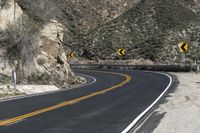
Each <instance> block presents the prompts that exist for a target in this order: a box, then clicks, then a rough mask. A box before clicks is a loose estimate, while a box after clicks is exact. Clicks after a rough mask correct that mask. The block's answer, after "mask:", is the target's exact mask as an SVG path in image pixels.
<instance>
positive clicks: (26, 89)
mask: <svg viewBox="0 0 200 133" xmlns="http://www.w3.org/2000/svg"><path fill="white" fill-rule="evenodd" d="M77 78H78V82H77V83H76V84H70V85H68V86H66V87H65V88H58V87H56V86H55V85H17V87H16V89H14V87H13V85H10V84H9V85H5V84H0V101H3V100H6V99H11V98H15V97H21V96H28V95H35V94H36V95H37V94H43V93H49V92H54V91H59V90H62V89H65V90H68V89H73V88H76V87H78V86H79V85H82V84H85V83H86V79H85V77H82V76H78V75H77Z"/></svg>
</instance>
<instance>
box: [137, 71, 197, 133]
mask: <svg viewBox="0 0 200 133" xmlns="http://www.w3.org/2000/svg"><path fill="white" fill-rule="evenodd" d="M172 74H173V75H176V77H177V78H178V80H179V82H180V84H179V85H178V87H177V88H176V87H175V88H174V89H172V90H170V92H168V94H167V95H166V97H165V100H163V101H162V102H161V104H160V105H159V106H158V107H157V109H155V111H153V112H152V113H151V115H149V117H148V118H147V119H146V122H145V124H143V125H142V126H140V128H138V130H136V131H135V132H137V133H141V132H142V133H150V132H153V133H174V132H175V133H188V132H198V131H200V122H199V120H198V119H199V118H200V114H199V112H200V74H196V73H172Z"/></svg>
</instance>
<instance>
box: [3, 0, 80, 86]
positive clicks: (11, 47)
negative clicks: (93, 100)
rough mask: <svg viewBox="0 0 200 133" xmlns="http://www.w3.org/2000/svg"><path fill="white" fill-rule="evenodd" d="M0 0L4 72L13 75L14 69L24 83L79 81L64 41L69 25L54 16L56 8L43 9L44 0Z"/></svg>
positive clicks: (20, 81)
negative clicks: (69, 59)
mask: <svg viewBox="0 0 200 133" xmlns="http://www.w3.org/2000/svg"><path fill="white" fill-rule="evenodd" d="M49 3H51V2H49ZM0 4H1V10H0V37H1V39H0V44H1V45H0V59H1V74H4V75H8V76H10V75H11V71H12V70H15V71H16V72H17V77H18V82H19V83H25V84H26V83H29V84H55V85H57V86H59V87H63V86H67V85H68V84H70V83H74V82H77V79H76V77H75V75H74V73H73V72H72V70H71V69H70V67H69V65H68V63H67V58H66V52H65V50H64V47H63V43H62V42H63V35H64V31H65V30H66V26H65V25H64V24H62V23H61V22H60V21H58V20H57V19H56V18H55V17H54V12H53V10H54V8H45V9H46V10H47V11H48V12H44V11H42V9H43V6H44V5H45V3H42V1H41V3H38V2H34V1H23V0H22V1H21V0H20V1H16V2H14V0H4V1H1V3H0ZM38 5H39V6H38ZM53 5H54V6H55V4H53ZM40 7H41V10H40ZM55 7H56V6H55ZM55 10H56V8H55ZM44 16H45V17H44ZM4 82H6V81H4Z"/></svg>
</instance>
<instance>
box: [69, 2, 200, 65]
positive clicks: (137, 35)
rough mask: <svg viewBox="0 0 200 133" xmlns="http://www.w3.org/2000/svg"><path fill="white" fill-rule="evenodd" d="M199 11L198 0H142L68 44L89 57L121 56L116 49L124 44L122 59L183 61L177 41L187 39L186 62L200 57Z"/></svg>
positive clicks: (114, 57)
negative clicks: (124, 53)
mask: <svg viewBox="0 0 200 133" xmlns="http://www.w3.org/2000/svg"><path fill="white" fill-rule="evenodd" d="M199 11H200V1H199V0H173V1H169V0H141V1H140V2H138V3H137V4H136V5H135V6H132V7H130V8H129V9H128V10H127V11H125V12H124V13H123V14H122V15H119V16H118V17H116V18H113V19H112V20H111V21H109V22H106V23H104V24H103V25H99V26H98V27H97V28H95V29H93V30H90V31H88V32H87V33H85V34H82V35H80V38H77V40H76V43H73V44H72V45H70V44H69V45H70V47H72V49H74V50H75V51H77V52H78V53H79V55H80V56H84V57H86V58H90V57H95V58H97V59H98V58H99V59H119V57H118V55H117V53H116V50H117V49H118V48H121V47H124V48H125V49H126V57H124V58H123V59H135V58H136V59H140V58H144V59H150V60H152V61H154V62H161V63H180V62H181V54H180V53H179V50H178V47H177V44H178V43H179V42H181V41H185V42H187V43H189V47H190V52H189V53H188V54H187V55H186V59H187V62H194V60H199V59H200V54H198V53H199V50H200V48H199V47H200V39H199V34H200V32H199V30H200V25H199V24H200V23H199V22H200V21H199V20H200V12H199ZM80 49H81V50H80ZM80 51H84V52H81V53H80Z"/></svg>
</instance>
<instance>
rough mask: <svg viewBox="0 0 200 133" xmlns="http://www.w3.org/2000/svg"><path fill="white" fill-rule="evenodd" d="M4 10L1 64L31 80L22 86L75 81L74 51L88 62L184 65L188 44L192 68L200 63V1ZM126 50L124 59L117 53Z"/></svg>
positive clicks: (31, 5) (64, 0) (107, 0)
mask: <svg viewBox="0 0 200 133" xmlns="http://www.w3.org/2000/svg"><path fill="white" fill-rule="evenodd" d="M0 7H1V8H0V37H1V39H0V44H1V45H0V47H1V50H0V56H1V58H0V59H1V60H2V61H1V62H6V64H7V66H5V63H4V64H2V63H1V68H2V70H1V73H3V74H10V71H11V69H12V70H17V72H18V73H19V74H18V75H21V77H26V78H23V80H20V81H24V82H29V81H30V82H35V81H38V79H39V81H42V82H43V83H45V82H46V83H52V84H59V85H61V86H62V85H64V84H65V83H67V82H69V81H68V80H69V79H70V82H71V80H72V79H73V80H72V81H74V79H75V77H74V74H73V72H72V71H71V70H70V68H69V65H68V64H67V59H66V54H67V53H68V52H69V51H74V52H75V53H76V55H77V56H78V58H87V59H100V60H102V59H103V60H113V59H114V60H118V59H129V60H131V59H136V60H140V59H142V60H143V59H148V60H149V61H150V62H151V61H153V62H156V63H180V62H182V60H181V56H182V55H181V54H180V52H179V51H178V48H177V44H178V43H179V42H180V41H185V42H187V43H188V44H189V49H190V51H189V53H187V54H186V59H187V62H188V63H190V62H194V60H199V59H200V54H198V53H199V51H200V48H199V47H200V46H199V44H200V39H199V35H200V32H199V31H200V25H199V24H200V21H199V20H200V1H199V0H173V1H169V0H39V1H35V0H15V2H14V0H1V1H0ZM122 47H124V48H125V49H126V56H125V57H123V58H121V57H119V56H118V55H117V52H116V51H117V49H118V48H122ZM8 66H9V67H8ZM24 75H25V76H24Z"/></svg>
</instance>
